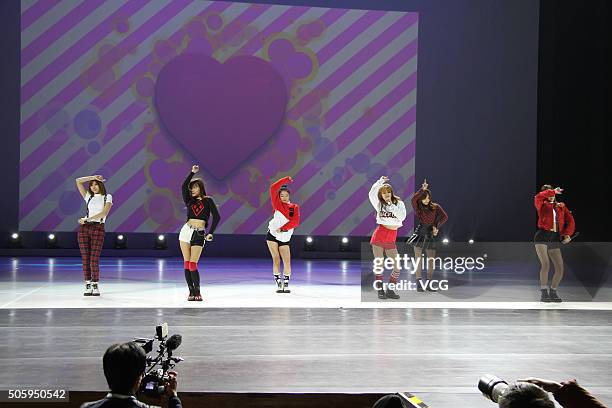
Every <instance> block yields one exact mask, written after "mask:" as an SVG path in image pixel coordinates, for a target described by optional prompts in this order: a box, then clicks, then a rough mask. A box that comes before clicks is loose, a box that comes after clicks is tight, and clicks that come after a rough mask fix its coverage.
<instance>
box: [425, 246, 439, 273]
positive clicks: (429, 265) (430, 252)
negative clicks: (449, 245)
mask: <svg viewBox="0 0 612 408" xmlns="http://www.w3.org/2000/svg"><path fill="white" fill-rule="evenodd" d="M425 252H426V253H427V280H432V279H433V273H434V267H435V266H436V265H435V259H434V258H435V257H436V250H435V249H429V248H428V249H427V250H426V251H425ZM429 259H431V260H432V261H431V263H429Z"/></svg>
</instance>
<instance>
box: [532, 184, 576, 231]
mask: <svg viewBox="0 0 612 408" xmlns="http://www.w3.org/2000/svg"><path fill="white" fill-rule="evenodd" d="M555 195H556V192H555V190H544V191H540V192H539V193H538V194H536V196H535V198H534V200H533V202H534V205H535V208H536V210H537V211H538V228H539V229H543V230H546V231H552V230H554V229H555V228H554V225H553V224H554V216H553V211H555V212H556V213H557V231H558V232H559V235H561V236H565V235H567V236H572V235H573V234H574V231H576V223H575V222H574V216H573V215H572V213H571V211H570V210H568V209H567V206H566V205H565V204H563V203H558V202H552V203H551V202H550V201H549V200H548V199H549V198H550V197H554V196H555Z"/></svg>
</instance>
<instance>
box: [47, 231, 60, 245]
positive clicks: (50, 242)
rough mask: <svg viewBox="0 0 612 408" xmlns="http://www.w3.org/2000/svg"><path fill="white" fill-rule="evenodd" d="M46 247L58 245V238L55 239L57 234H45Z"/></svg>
mask: <svg viewBox="0 0 612 408" xmlns="http://www.w3.org/2000/svg"><path fill="white" fill-rule="evenodd" d="M46 244H47V248H57V247H58V246H59V245H58V240H57V235H55V234H54V233H50V234H49V235H47V242H46Z"/></svg>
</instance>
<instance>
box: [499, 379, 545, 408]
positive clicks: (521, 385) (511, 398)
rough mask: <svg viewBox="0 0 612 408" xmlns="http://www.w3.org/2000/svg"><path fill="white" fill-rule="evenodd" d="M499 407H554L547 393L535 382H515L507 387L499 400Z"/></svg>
mask: <svg viewBox="0 0 612 408" xmlns="http://www.w3.org/2000/svg"><path fill="white" fill-rule="evenodd" d="M499 407H500V408H555V403H554V402H553V401H552V400H551V399H550V397H549V396H548V393H547V392H546V391H544V390H543V389H542V388H540V387H538V386H537V385H535V384H530V383H527V382H517V383H514V384H511V385H510V386H508V389H507V390H506V392H505V393H504V395H503V396H502V397H501V398H500V401H499Z"/></svg>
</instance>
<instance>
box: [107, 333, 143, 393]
mask: <svg viewBox="0 0 612 408" xmlns="http://www.w3.org/2000/svg"><path fill="white" fill-rule="evenodd" d="M102 361H103V366H104V376H105V377H106V382H107V383H108V387H109V388H110V390H111V391H112V392H114V393H116V394H126V395H127V394H131V393H133V392H134V391H135V390H136V389H137V388H138V385H139V384H140V380H141V379H142V375H143V374H144V371H145V368H146V363H147V356H146V354H145V352H144V350H143V349H142V347H140V346H139V345H138V344H136V343H134V342H129V343H123V344H113V345H112V346H110V347H109V348H108V349H107V350H106V353H104V357H103V359H102Z"/></svg>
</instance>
